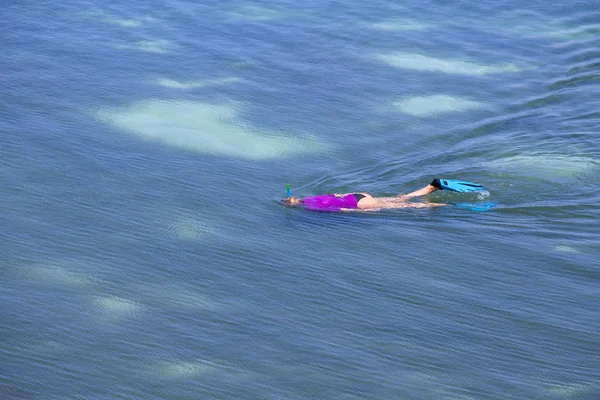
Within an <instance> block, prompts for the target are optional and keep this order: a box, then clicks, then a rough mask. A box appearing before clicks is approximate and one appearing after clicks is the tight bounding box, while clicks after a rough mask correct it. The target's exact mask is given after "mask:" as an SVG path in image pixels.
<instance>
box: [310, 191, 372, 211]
mask: <svg viewBox="0 0 600 400" xmlns="http://www.w3.org/2000/svg"><path fill="white" fill-rule="evenodd" d="M362 197H364V196H362ZM357 204H358V202H357V201H356V197H355V196H354V195H353V194H347V195H345V196H344V197H336V196H334V195H332V194H322V195H320V196H308V197H305V198H304V208H306V209H307V210H311V211H340V210H341V209H342V208H357Z"/></svg>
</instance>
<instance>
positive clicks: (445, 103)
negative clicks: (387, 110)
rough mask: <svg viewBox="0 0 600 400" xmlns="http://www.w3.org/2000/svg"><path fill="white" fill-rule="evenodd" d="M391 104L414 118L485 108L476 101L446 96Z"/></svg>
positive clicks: (411, 99) (415, 98)
mask: <svg viewBox="0 0 600 400" xmlns="http://www.w3.org/2000/svg"><path fill="white" fill-rule="evenodd" d="M393 104H394V106H395V107H396V108H397V109H398V110H400V111H402V112H403V113H405V114H409V115H413V116H416V117H431V116H436V115H440V114H447V113H456V112H463V111H468V110H476V109H481V108H486V107H487V106H486V105H485V104H483V103H480V102H477V101H473V100H468V99H465V98H461V97H452V96H447V95H433V96H417V97H411V98H409V99H405V100H401V101H397V102H394V103H393Z"/></svg>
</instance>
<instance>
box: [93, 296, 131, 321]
mask: <svg viewBox="0 0 600 400" xmlns="http://www.w3.org/2000/svg"><path fill="white" fill-rule="evenodd" d="M92 305H93V306H94V308H95V309H96V310H97V311H98V312H99V313H100V314H101V316H103V317H105V318H117V319H121V318H131V317H135V316H137V315H138V314H139V312H140V311H141V309H142V306H141V305H140V304H139V303H137V302H135V301H132V300H128V299H124V298H122V297H117V296H94V297H93V299H92Z"/></svg>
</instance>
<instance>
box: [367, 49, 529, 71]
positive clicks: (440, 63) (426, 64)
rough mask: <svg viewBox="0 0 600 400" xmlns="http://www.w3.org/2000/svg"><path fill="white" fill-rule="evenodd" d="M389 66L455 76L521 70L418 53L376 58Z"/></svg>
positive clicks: (384, 55) (401, 53)
mask: <svg viewBox="0 0 600 400" xmlns="http://www.w3.org/2000/svg"><path fill="white" fill-rule="evenodd" d="M376 58H377V59H378V60H379V61H382V62H384V63H386V64H389V65H391V66H394V67H397V68H402V69H409V70H415V71H425V72H441V73H444V74H455V75H473V76H481V75H490V74H500V73H511V72H512V73H514V72H519V71H521V70H522V68H520V67H518V66H516V65H514V64H497V65H485V64H478V63H476V62H472V61H463V60H448V59H443V58H435V57H429V56H425V55H422V54H418V53H403V52H396V53H390V54H379V55H377V56H376Z"/></svg>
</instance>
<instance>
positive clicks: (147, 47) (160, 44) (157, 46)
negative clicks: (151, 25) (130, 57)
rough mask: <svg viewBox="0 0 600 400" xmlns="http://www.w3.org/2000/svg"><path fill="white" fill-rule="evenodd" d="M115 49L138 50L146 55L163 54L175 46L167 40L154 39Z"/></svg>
mask: <svg viewBox="0 0 600 400" xmlns="http://www.w3.org/2000/svg"><path fill="white" fill-rule="evenodd" d="M116 48H117V49H120V50H139V51H143V52H146V53H155V54H165V53H169V52H171V51H173V50H174V49H175V48H176V46H175V45H174V44H173V43H172V42H170V41H168V40H162V39H156V40H140V41H138V42H135V43H133V44H126V45H119V46H116Z"/></svg>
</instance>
